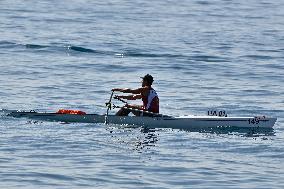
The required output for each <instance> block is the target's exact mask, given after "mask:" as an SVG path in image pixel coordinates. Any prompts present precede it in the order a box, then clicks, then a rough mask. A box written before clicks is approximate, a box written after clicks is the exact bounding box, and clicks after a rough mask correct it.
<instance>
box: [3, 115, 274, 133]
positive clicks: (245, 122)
mask: <svg viewBox="0 0 284 189" xmlns="http://www.w3.org/2000/svg"><path fill="white" fill-rule="evenodd" d="M8 116H12V117H16V118H22V117H24V118H29V119H32V120H46V121H58V122H66V123H72V122H73V123H74V122H75V123H105V121H106V116H105V115H98V114H84V115H79V114H61V113H40V112H34V111H31V112H29V111H12V112H10V113H9V114H8ZM107 121H108V123H109V124H119V125H135V126H142V127H146V128H173V129H192V128H199V129H202V128H216V127H240V128H272V127H273V125H274V124H275V122H276V118H271V117H266V116H252V117H220V116H208V115H206V116H197V115H188V116H179V117H173V116H167V115H161V114H157V115H153V116H148V117H146V116H115V115H108V118H107Z"/></svg>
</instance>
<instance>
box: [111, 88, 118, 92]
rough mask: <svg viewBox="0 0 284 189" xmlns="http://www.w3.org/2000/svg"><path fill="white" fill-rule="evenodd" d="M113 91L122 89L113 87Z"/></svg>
mask: <svg viewBox="0 0 284 189" xmlns="http://www.w3.org/2000/svg"><path fill="white" fill-rule="evenodd" d="M111 91H113V92H115V91H120V89H119V88H113V89H111Z"/></svg>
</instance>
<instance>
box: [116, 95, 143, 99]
mask: <svg viewBox="0 0 284 189" xmlns="http://www.w3.org/2000/svg"><path fill="white" fill-rule="evenodd" d="M115 97H116V98H121V99H126V100H137V99H141V98H142V96H141V95H140V94H139V95H129V96H115Z"/></svg>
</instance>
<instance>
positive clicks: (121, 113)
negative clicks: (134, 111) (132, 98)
mask: <svg viewBox="0 0 284 189" xmlns="http://www.w3.org/2000/svg"><path fill="white" fill-rule="evenodd" d="M129 113H130V110H128V109H126V108H121V109H120V110H118V112H117V113H116V114H115V115H116V116H128V114H129Z"/></svg>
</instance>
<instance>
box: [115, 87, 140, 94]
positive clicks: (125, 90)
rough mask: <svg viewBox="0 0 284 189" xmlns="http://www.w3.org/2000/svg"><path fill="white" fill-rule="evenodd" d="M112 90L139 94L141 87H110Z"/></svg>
mask: <svg viewBox="0 0 284 189" xmlns="http://www.w3.org/2000/svg"><path fill="white" fill-rule="evenodd" d="M112 91H118V92H122V93H132V94H141V93H142V91H143V88H138V89H129V88H126V89H120V88H114V89H112Z"/></svg>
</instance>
